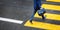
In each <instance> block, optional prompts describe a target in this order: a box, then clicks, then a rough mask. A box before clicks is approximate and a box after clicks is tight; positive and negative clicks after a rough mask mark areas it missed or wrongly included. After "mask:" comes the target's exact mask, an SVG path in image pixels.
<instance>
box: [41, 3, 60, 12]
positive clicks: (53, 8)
mask: <svg viewBox="0 0 60 30" xmlns="http://www.w3.org/2000/svg"><path fill="white" fill-rule="evenodd" d="M42 7H43V8H45V9H50V10H56V11H60V6H57V5H51V4H43V5H42Z"/></svg>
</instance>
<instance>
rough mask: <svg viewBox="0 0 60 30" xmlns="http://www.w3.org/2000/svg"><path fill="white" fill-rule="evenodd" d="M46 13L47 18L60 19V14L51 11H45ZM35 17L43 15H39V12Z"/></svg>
mask: <svg viewBox="0 0 60 30" xmlns="http://www.w3.org/2000/svg"><path fill="white" fill-rule="evenodd" d="M45 15H46V19H51V20H56V21H60V15H57V14H51V13H45ZM34 17H37V18H42V17H41V16H39V15H38V13H36V14H35V16H34Z"/></svg>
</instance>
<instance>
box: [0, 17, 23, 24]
mask: <svg viewBox="0 0 60 30" xmlns="http://www.w3.org/2000/svg"><path fill="white" fill-rule="evenodd" d="M0 21H6V22H12V23H17V24H22V23H23V21H20V20H15V19H8V18H3V17H0Z"/></svg>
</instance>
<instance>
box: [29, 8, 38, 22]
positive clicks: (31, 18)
mask: <svg viewBox="0 0 60 30" xmlns="http://www.w3.org/2000/svg"><path fill="white" fill-rule="evenodd" d="M36 12H37V10H36V9H35V10H34V12H33V14H32V16H31V17H30V22H31V23H32V20H33V18H34V15H35V14H36Z"/></svg>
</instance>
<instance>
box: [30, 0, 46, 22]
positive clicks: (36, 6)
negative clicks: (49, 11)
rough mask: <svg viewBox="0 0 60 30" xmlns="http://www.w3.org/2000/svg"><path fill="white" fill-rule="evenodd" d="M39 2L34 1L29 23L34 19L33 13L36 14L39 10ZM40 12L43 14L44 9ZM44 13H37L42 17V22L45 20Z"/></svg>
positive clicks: (37, 0)
mask: <svg viewBox="0 0 60 30" xmlns="http://www.w3.org/2000/svg"><path fill="white" fill-rule="evenodd" d="M41 1H42V0H34V12H33V14H32V16H31V17H30V23H32V19H33V18H34V15H35V13H36V12H37V11H38V10H40V9H41V5H42V3H41ZM41 10H42V12H43V10H44V9H41ZM44 13H45V11H44V12H43V13H41V14H39V11H38V15H39V16H42V19H43V20H44V19H45V17H44Z"/></svg>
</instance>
